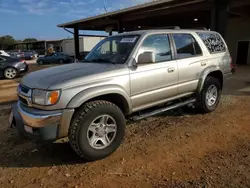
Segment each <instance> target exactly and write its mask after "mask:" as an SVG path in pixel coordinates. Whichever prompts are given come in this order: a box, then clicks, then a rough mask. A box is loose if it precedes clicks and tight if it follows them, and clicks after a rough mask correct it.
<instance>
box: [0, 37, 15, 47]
mask: <svg viewBox="0 0 250 188" xmlns="http://www.w3.org/2000/svg"><path fill="white" fill-rule="evenodd" d="M14 44H15V39H14V38H13V37H12V36H10V35H5V36H2V37H0V49H4V50H9V49H12V48H13V46H14Z"/></svg>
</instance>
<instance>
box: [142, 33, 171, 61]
mask: <svg viewBox="0 0 250 188" xmlns="http://www.w3.org/2000/svg"><path fill="white" fill-rule="evenodd" d="M147 51H151V52H153V53H154V55H155V62H156V63H160V62H164V61H169V60H172V53H171V47H170V42H169V37H168V35H167V34H155V35H150V36H148V37H147V38H146V39H145V40H144V41H143V43H142V45H141V47H140V50H139V54H141V53H144V52H147Z"/></svg>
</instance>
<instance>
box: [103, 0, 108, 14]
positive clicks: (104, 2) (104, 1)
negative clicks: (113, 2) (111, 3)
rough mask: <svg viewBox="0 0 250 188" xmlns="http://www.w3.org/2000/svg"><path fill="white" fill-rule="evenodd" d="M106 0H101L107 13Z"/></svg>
mask: <svg viewBox="0 0 250 188" xmlns="http://www.w3.org/2000/svg"><path fill="white" fill-rule="evenodd" d="M106 6H107V1H106V0H103V7H104V10H105V12H106V13H107V12H108V11H107V7H106Z"/></svg>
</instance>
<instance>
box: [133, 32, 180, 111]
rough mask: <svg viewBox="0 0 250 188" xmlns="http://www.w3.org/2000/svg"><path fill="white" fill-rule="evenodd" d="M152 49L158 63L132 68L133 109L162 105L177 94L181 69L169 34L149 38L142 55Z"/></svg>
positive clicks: (145, 41) (143, 44) (142, 47)
mask: <svg viewBox="0 0 250 188" xmlns="http://www.w3.org/2000/svg"><path fill="white" fill-rule="evenodd" d="M145 51H151V52H154V55H155V63H150V64H138V67H137V68H136V69H135V70H130V85H131V98H132V105H133V111H136V110H141V109H145V108H148V107H151V106H154V105H157V104H160V103H162V102H164V101H166V100H167V99H169V98H171V97H173V96H176V95H177V87H176V84H177V82H178V68H177V64H176V61H175V60H173V57H172V51H171V47H170V42H169V36H168V34H154V35H149V36H148V37H146V38H145V39H144V41H143V43H142V45H141V47H140V49H139V53H138V54H137V58H138V56H139V54H141V53H143V52H145Z"/></svg>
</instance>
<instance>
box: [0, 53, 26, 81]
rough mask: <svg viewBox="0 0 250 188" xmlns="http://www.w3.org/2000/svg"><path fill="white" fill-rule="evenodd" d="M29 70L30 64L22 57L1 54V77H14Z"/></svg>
mask: <svg viewBox="0 0 250 188" xmlns="http://www.w3.org/2000/svg"><path fill="white" fill-rule="evenodd" d="M27 71H28V65H27V64H26V63H25V62H24V61H23V60H20V59H17V58H13V57H9V56H3V55H0V77H5V78H7V79H13V78H15V77H17V76H18V75H20V74H22V73H25V72H27Z"/></svg>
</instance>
